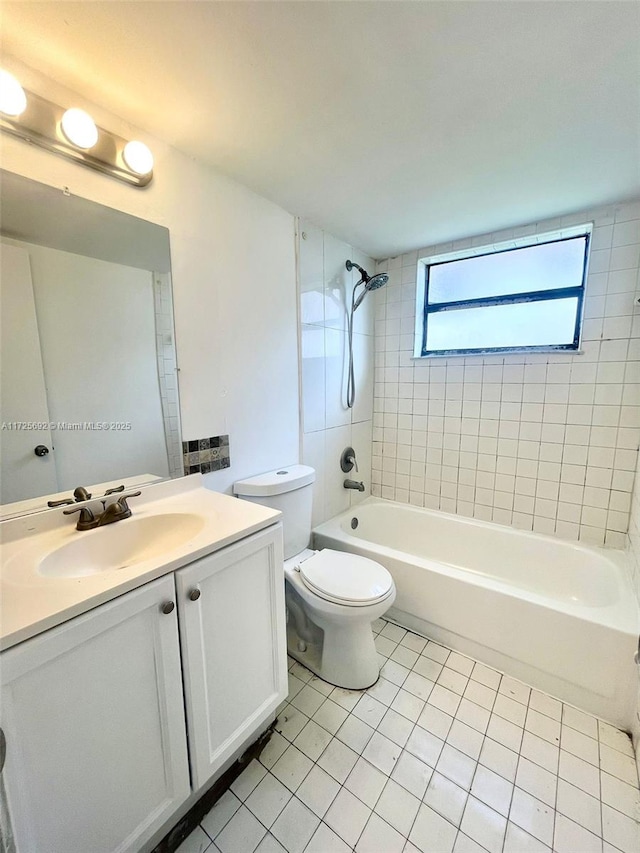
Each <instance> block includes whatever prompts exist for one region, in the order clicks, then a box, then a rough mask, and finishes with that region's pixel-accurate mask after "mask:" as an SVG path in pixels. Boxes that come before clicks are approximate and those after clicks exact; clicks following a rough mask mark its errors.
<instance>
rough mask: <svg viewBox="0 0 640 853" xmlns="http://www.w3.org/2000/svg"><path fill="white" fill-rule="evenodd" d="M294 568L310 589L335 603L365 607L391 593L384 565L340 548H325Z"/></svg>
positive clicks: (391, 584)
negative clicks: (336, 549)
mask: <svg viewBox="0 0 640 853" xmlns="http://www.w3.org/2000/svg"><path fill="white" fill-rule="evenodd" d="M296 562H297V561H296ZM296 568H297V570H298V571H299V573H300V578H301V579H302V582H303V583H304V585H305V586H306V587H308V589H309V590H310V591H311V592H313V593H315V594H316V595H318V596H320V598H324V599H325V600H326V601H332V602H334V603H335V604H342V605H346V606H350V607H365V606H368V605H371V604H376V603H377V602H379V601H383V600H384V599H385V598H387V597H388V596H389V595H391V593H392V592H393V578H392V577H391V575H390V574H389V572H388V571H387V570H386V569H385V568H384V566H381V565H380V563H376V562H375V561H374V560H369V559H368V558H367V557H359V556H358V555H356V554H349V553H346V552H344V551H334V550H332V549H331V548H325V549H324V550H322V551H318V552H316V553H315V554H314V555H313V556H311V557H309V558H308V559H304V560H303V561H301V562H299V563H297V565H296Z"/></svg>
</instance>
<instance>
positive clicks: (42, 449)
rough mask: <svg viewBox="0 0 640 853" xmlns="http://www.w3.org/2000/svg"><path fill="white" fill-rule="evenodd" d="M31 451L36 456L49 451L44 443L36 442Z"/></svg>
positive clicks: (44, 454)
mask: <svg viewBox="0 0 640 853" xmlns="http://www.w3.org/2000/svg"><path fill="white" fill-rule="evenodd" d="M33 452H34V453H35V455H36V456H46V455H47V454H48V453H49V448H48V447H47V446H46V445H44V444H38V445H37V446H36V447H34V448H33Z"/></svg>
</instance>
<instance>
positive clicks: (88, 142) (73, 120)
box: [62, 107, 98, 149]
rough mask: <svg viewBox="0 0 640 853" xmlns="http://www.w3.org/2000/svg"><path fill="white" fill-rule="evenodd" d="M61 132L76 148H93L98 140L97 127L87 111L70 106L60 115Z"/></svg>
mask: <svg viewBox="0 0 640 853" xmlns="http://www.w3.org/2000/svg"><path fill="white" fill-rule="evenodd" d="M62 132H63V133H64V135H65V136H66V137H67V139H68V140H69V142H71V143H72V144H73V145H77V146H78V148H84V149H87V148H93V146H94V145H95V144H96V142H97V141H98V128H97V127H96V123H95V122H94V120H93V119H92V118H91V116H90V115H89V113H86V112H85V111H84V110H79V109H78V108H77V107H72V108H71V109H70V110H67V111H66V113H65V114H64V115H63V116H62Z"/></svg>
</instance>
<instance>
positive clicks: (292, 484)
mask: <svg viewBox="0 0 640 853" xmlns="http://www.w3.org/2000/svg"><path fill="white" fill-rule="evenodd" d="M315 479H316V472H315V471H314V469H313V468H310V467H309V466H308V465H289V466H288V467H285V468H278V469H277V470H275V471H268V472H267V473H266V474H258V475H257V476H256V477H249V478H247V479H246V480H238V482H237V483H234V486H233V493H234V494H235V495H237V496H238V497H239V498H242V499H243V500H246V501H253V502H254V503H257V504H264V506H268V507H271V509H278V510H280V512H281V513H282V531H283V535H284V558H285V560H287V559H289V557H295V555H296V554H299V553H300V551H303V550H304V549H305V548H307V547H308V545H309V539H310V538H311V507H312V502H313V483H314V481H315Z"/></svg>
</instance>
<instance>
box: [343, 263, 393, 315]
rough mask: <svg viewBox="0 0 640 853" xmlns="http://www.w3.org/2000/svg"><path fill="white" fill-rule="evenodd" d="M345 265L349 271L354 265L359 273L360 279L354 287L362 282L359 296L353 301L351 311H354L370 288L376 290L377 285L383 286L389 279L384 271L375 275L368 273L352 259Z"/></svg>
mask: <svg viewBox="0 0 640 853" xmlns="http://www.w3.org/2000/svg"><path fill="white" fill-rule="evenodd" d="M345 266H346V268H347V270H349V271H351V270H352V269H353V267H355V268H356V269H357V270H358V272H359V273H360V276H361V278H360V281H359V282H358V283H357V284H356V287H358V286H359V285H361V284H364V290H363V291H362V293H361V294H360V296H358V298H357V299H356V300H354V301H353V308H352V310H353V311H355V310H356V308H358V307H359V305H360V304H361V303H362V300H363V299H364V298H365V296H366V295H367V293H368V292H369V291H370V290H377V289H378V288H379V287H384V285H385V284H386V283H387V282H388V281H389V276H388V275H387V274H386V272H380V273H378V274H377V275H369V274H368V273H367V271H366V270H363V269H362V267H361V266H360V265H359V264H355V263H354V262H353V261H347V263H346V264H345ZM354 292H355V288H354Z"/></svg>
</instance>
